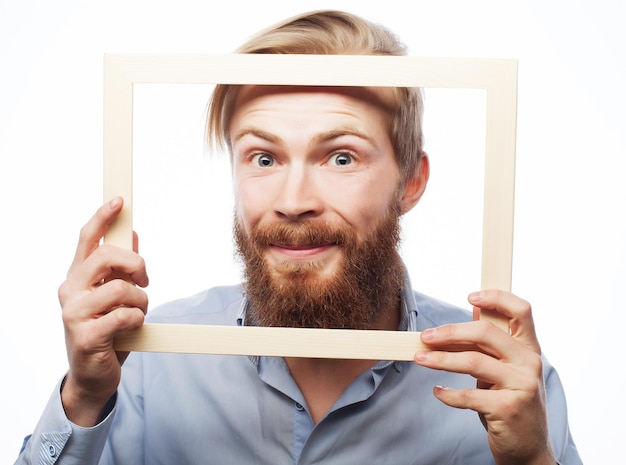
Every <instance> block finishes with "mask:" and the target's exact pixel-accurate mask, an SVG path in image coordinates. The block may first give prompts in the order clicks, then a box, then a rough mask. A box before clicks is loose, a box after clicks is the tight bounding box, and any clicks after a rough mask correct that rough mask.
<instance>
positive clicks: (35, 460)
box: [15, 381, 116, 465]
mask: <svg viewBox="0 0 626 465" xmlns="http://www.w3.org/2000/svg"><path fill="white" fill-rule="evenodd" d="M62 383H63V382H62V381H60V382H59V384H58V385H57V387H56V389H55V390H54V392H53V394H52V396H51V397H50V400H49V401H48V404H47V405H46V408H45V410H44V412H43V414H42V416H41V418H40V419H39V423H38V424H37V427H36V428H35V431H34V432H33V434H32V435H31V436H30V437H29V438H28V439H27V440H26V441H25V443H24V446H23V447H22V450H21V452H20V455H19V456H18V458H17V460H16V462H15V465H31V464H33V465H34V464H37V465H40V464H41V465H51V464H59V465H74V464H76V465H79V464H80V465H91V464H93V465H96V464H98V463H99V460H100V455H101V454H102V450H103V448H104V445H105V442H106V440H107V437H108V434H109V430H110V428H111V423H112V421H113V417H114V416H115V410H116V408H115V397H114V398H112V400H111V402H110V403H109V404H108V408H109V409H110V411H108V412H107V413H106V416H105V417H104V418H103V420H102V421H101V422H100V423H99V424H98V425H96V426H94V427H91V428H83V427H81V426H78V425H75V424H74V423H72V422H71V421H70V420H68V419H67V417H66V415H65V411H64V410H63V405H62V404H61V386H62Z"/></svg>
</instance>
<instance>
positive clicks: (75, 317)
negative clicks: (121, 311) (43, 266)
mask: <svg viewBox="0 0 626 465" xmlns="http://www.w3.org/2000/svg"><path fill="white" fill-rule="evenodd" d="M119 307H131V308H133V307H134V308H138V309H140V310H141V311H142V312H143V313H144V314H145V313H146V312H147V310H148V296H147V294H146V293H145V292H144V291H142V290H141V289H139V288H137V287H135V286H133V285H132V284H130V283H128V282H126V281H124V280H122V279H116V280H113V281H109V282H107V283H106V284H103V285H102V286H101V287H99V288H97V289H95V290H94V291H92V292H87V293H84V294H83V296H82V298H80V299H77V300H75V301H74V302H71V303H69V304H68V305H66V306H65V307H64V308H63V320H64V322H65V324H66V325H71V324H72V323H73V322H77V321H78V322H80V321H84V320H86V319H93V318H98V317H101V316H103V315H106V314H108V313H111V312H112V311H115V310H114V309H117V308H119Z"/></svg>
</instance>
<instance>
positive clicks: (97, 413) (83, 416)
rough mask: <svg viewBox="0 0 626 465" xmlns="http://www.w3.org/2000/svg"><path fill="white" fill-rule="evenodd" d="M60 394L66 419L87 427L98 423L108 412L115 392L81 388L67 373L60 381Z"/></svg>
mask: <svg viewBox="0 0 626 465" xmlns="http://www.w3.org/2000/svg"><path fill="white" fill-rule="evenodd" d="M60 395H61V404H62V406H63V410H64V411H65V416H66V417H67V419H68V420H69V421H71V422H72V423H74V424H75V425H78V426H81V427H84V428H88V427H92V426H95V425H97V424H98V423H100V422H101V421H102V420H103V418H104V417H106V416H107V414H108V413H110V411H111V410H112V406H113V404H114V400H115V397H116V392H113V393H112V394H109V393H105V392H103V393H96V392H94V391H93V390H91V389H84V388H81V387H80V385H79V384H78V383H76V382H74V380H73V379H72V378H71V376H70V375H69V374H68V375H67V376H66V377H65V379H64V380H63V382H62V383H61V391H60Z"/></svg>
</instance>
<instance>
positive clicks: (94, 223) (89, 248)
mask: <svg viewBox="0 0 626 465" xmlns="http://www.w3.org/2000/svg"><path fill="white" fill-rule="evenodd" d="M123 204H124V201H123V199H122V198H121V197H114V198H113V199H111V200H110V201H109V202H107V203H105V204H103V205H102V206H101V207H100V208H99V209H98V210H97V211H96V213H95V214H94V215H93V216H92V217H91V219H90V220H89V221H88V222H87V224H85V225H84V226H83V227H82V229H81V230H80V235H79V240H78V245H77V247H76V253H75V254H74V260H73V262H72V265H71V267H70V270H71V269H72V267H74V266H75V265H78V264H80V263H82V262H83V261H85V260H86V259H87V257H88V256H89V255H91V253H92V252H93V251H94V250H95V249H96V248H97V247H98V246H99V245H100V240H101V239H102V237H103V236H104V234H105V233H106V231H107V229H108V228H109V226H110V224H111V223H112V222H113V221H114V220H115V219H116V218H117V216H118V215H119V213H120V211H121V210H122V207H123Z"/></svg>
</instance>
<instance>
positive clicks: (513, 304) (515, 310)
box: [468, 290, 541, 353]
mask: <svg viewBox="0 0 626 465" xmlns="http://www.w3.org/2000/svg"><path fill="white" fill-rule="evenodd" d="M468 301H469V302H470V303H471V304H472V305H474V307H478V308H481V309H490V310H494V311H496V312H498V313H500V314H502V315H505V316H506V317H507V318H509V320H510V321H509V327H510V331H511V336H513V337H514V338H516V339H517V340H519V341H521V342H522V343H524V344H525V345H526V346H528V347H530V348H531V349H532V350H534V351H535V352H537V353H541V347H540V346H539V341H538V340H537V334H536V332H535V324H534V321H533V317H532V308H531V305H530V303H528V302H527V301H525V300H524V299H521V298H519V297H517V296H516V295H514V294H511V293H510V292H504V291H500V290H485V291H480V292H474V293H472V294H470V295H469V296H468Z"/></svg>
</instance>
